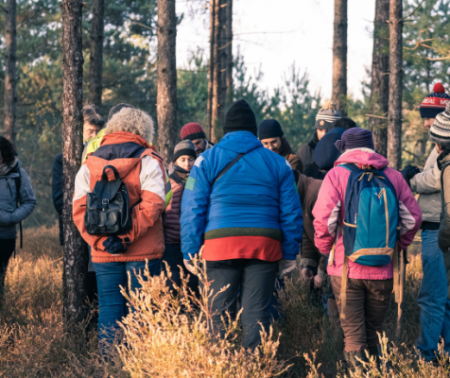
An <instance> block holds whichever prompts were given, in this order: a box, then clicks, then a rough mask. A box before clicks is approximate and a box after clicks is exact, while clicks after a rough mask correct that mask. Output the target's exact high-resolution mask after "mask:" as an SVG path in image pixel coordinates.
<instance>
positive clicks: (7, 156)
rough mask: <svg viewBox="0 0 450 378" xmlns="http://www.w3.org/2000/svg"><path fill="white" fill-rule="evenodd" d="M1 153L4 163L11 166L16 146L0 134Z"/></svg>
mask: <svg viewBox="0 0 450 378" xmlns="http://www.w3.org/2000/svg"><path fill="white" fill-rule="evenodd" d="M0 153H1V154H2V158H3V163H5V164H6V165H7V166H9V167H11V166H12V164H13V163H14V157H15V152H14V147H13V145H12V144H11V142H10V141H9V140H8V139H6V138H5V137H2V136H0Z"/></svg>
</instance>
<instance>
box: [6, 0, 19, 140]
mask: <svg viewBox="0 0 450 378" xmlns="http://www.w3.org/2000/svg"><path fill="white" fill-rule="evenodd" d="M6 12H7V13H6V25H5V26H6V33H5V120H4V123H5V137H6V138H7V139H8V140H9V141H10V142H11V143H12V144H13V146H14V149H16V135H17V130H16V104H17V78H16V52H17V39H16V0H6Z"/></svg>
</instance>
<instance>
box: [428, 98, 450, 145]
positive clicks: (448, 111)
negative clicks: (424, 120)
mask: <svg viewBox="0 0 450 378" xmlns="http://www.w3.org/2000/svg"><path fill="white" fill-rule="evenodd" d="M430 139H431V140H432V141H433V142H436V143H438V144H440V145H442V144H448V143H450V102H449V103H448V104H447V106H446V107H445V111H444V112H442V113H439V114H438V115H437V116H436V119H435V120H434V122H433V124H432V125H431V128H430Z"/></svg>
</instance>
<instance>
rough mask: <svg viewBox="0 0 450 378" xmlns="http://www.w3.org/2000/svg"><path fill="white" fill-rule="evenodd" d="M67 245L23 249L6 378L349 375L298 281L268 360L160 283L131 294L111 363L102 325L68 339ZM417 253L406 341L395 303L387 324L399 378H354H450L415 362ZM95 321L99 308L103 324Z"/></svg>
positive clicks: (16, 270) (47, 236)
mask: <svg viewBox="0 0 450 378" xmlns="http://www.w3.org/2000/svg"><path fill="white" fill-rule="evenodd" d="M58 240H59V239H58V227H56V226H54V227H52V228H50V229H47V228H43V227H42V228H36V229H27V230H25V235H24V249H22V250H20V251H19V253H18V254H17V256H16V258H15V259H12V260H11V262H10V266H9V268H8V273H7V276H6V286H5V296H4V301H3V305H2V306H1V308H0V377H7V378H14V377H94V378H95V377H99V378H100V377H105V378H106V377H119V378H121V377H133V378H134V377H151V376H152V377H153V376H158V377H177V376H186V377H222V376H223V377H225V376H226V377H271V376H275V375H277V374H278V373H279V372H282V371H284V370H285V371H284V373H282V376H285V377H309V378H312V377H321V376H324V377H334V376H338V375H343V374H344V371H343V370H342V368H341V366H340V364H339V361H340V360H341V359H342V346H343V344H342V334H341V332H340V330H339V329H333V328H332V327H330V325H329V322H328V321H327V317H326V316H324V315H323V310H322V306H321V304H320V303H319V302H320V301H319V300H318V299H316V298H312V297H311V295H310V294H309V292H308V289H307V288H306V287H305V284H303V283H302V282H301V281H300V280H299V279H298V278H293V279H292V280H289V281H288V282H287V285H286V291H285V293H284V294H282V303H283V307H284V308H285V320H284V322H283V323H280V324H275V326H274V333H273V335H272V339H271V340H273V341H270V340H269V339H270V335H269V336H268V337H267V338H265V340H266V341H265V342H264V344H263V348H262V350H261V351H260V352H259V353H250V352H245V351H243V350H241V349H240V347H239V337H240V334H239V332H240V331H239V324H238V322H236V323H235V324H233V325H232V326H231V327H230V331H229V336H230V337H229V339H228V340H226V341H217V340H211V338H210V337H208V336H207V333H206V332H205V330H204V327H205V324H206V322H204V318H207V310H205V309H204V308H203V307H202V303H204V302H201V301H200V302H199V303H198V306H190V304H189V301H186V300H185V297H188V296H189V295H188V294H186V296H185V295H184V294H183V293H181V294H180V295H179V296H178V297H177V298H175V299H174V298H173V297H171V296H170V295H167V293H168V291H167V290H168V289H167V288H165V287H164V285H165V283H164V282H165V280H161V279H155V280H149V282H148V283H146V284H145V286H144V290H143V292H144V294H142V295H138V294H136V295H135V294H129V295H130V300H131V303H133V305H134V306H135V308H137V309H138V311H136V312H134V313H133V314H130V315H129V316H128V317H127V320H126V321H125V322H124V323H125V325H124V333H125V337H126V338H127V343H126V345H124V344H123V343H122V344H118V345H115V348H111V352H110V353H109V355H108V358H106V359H105V358H101V356H100V354H99V352H98V346H97V334H96V330H95V328H96V327H95V325H94V326H92V325H91V326H89V325H86V324H82V325H77V326H74V327H71V331H70V332H65V330H64V327H63V319H62V269H63V264H62V248H61V247H60V246H59V243H58ZM418 250H420V245H419V246H418V245H416V246H414V248H412V249H411V251H412V253H411V254H410V256H409V264H408V267H407V281H406V288H405V297H404V305H403V319H402V332H401V334H400V337H397V336H396V328H397V324H396V316H397V315H396V314H397V313H396V309H397V305H396V303H395V301H394V298H392V302H391V307H390V309H389V313H388V316H387V319H386V324H385V330H386V336H385V338H384V345H386V344H389V345H390V347H389V352H387V353H386V359H389V360H390V361H391V364H392V366H393V367H392V369H391V370H390V371H389V372H387V371H385V370H383V369H384V368H383V369H382V371H381V372H379V371H378V370H377V365H376V363H375V362H374V361H372V362H371V363H369V364H368V365H367V366H366V368H367V370H366V373H365V374H366V375H363V372H362V371H361V370H359V371H358V370H356V371H354V372H352V373H350V375H349V376H352V377H363V376H367V377H369V376H370V377H382V376H402V377H427V378H431V377H442V376H449V368H448V367H447V365H448V363H446V362H448V359H445V358H442V359H441V360H440V363H439V364H436V365H435V366H433V365H431V364H425V363H424V362H421V361H417V360H416V359H415V357H414V354H413V353H414V341H415V339H416V338H417V336H418V333H419V330H420V323H419V308H418V306H417V295H418V292H419V287H420V282H421V279H422V270H421V260H420V255H419V254H417V251H418ZM414 251H416V253H414ZM297 276H298V275H297ZM150 298H151V300H150ZM168 298H169V299H168ZM199 308H200V310H199ZM95 311H96V309H95V305H93V306H91V313H92V314H93V315H94V318H95ZM144 323H145V324H146V326H145V328H144V327H143V324H144ZM277 340H279V343H278V341H277ZM388 340H389V341H388ZM393 342H395V345H397V346H395V345H394V344H392V343H393ZM105 360H106V362H105ZM383 373H384V374H386V375H383Z"/></svg>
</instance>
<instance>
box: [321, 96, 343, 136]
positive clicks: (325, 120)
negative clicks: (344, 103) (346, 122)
mask: <svg viewBox="0 0 450 378" xmlns="http://www.w3.org/2000/svg"><path fill="white" fill-rule="evenodd" d="M340 118H342V117H341V113H339V112H338V111H337V110H336V104H335V103H334V102H333V101H328V102H327V103H326V104H325V105H324V106H323V108H322V109H320V110H319V113H317V116H316V124H315V125H314V127H315V128H316V129H325V130H329V129H331V125H332V124H333V122H334V121H337V120H338V119H340Z"/></svg>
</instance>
